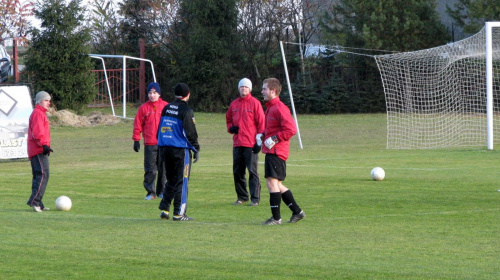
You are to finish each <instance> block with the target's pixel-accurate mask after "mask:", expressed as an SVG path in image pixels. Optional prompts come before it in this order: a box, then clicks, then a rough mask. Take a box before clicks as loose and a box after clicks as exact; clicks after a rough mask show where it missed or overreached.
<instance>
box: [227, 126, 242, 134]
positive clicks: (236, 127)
mask: <svg viewBox="0 0 500 280" xmlns="http://www.w3.org/2000/svg"><path fill="white" fill-rule="evenodd" d="M239 130H240V127H239V126H235V125H233V126H231V127H230V128H229V132H231V133H234V134H238V131H239Z"/></svg>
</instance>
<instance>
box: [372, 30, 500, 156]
mask: <svg viewBox="0 0 500 280" xmlns="http://www.w3.org/2000/svg"><path fill="white" fill-rule="evenodd" d="M497 26H498V25H497ZM488 30H492V32H491V33H488V35H487V31H488ZM489 34H491V37H490V38H491V42H492V44H491V46H490V47H489V48H488V50H491V51H488V52H487V51H486V50H487V44H486V38H487V36H490V35H489ZM499 51H500V27H493V28H490V29H488V28H486V27H485V28H483V29H482V30H481V31H480V32H479V33H477V34H475V35H473V36H471V37H469V38H467V39H464V40H462V41H459V42H455V43H450V44H447V45H444V46H440V47H436V48H431V49H426V50H420V51H415V52H405V53H396V54H388V55H377V56H375V60H376V62H377V65H378V68H379V70H380V74H381V77H382V82H383V86H384V92H385V99H386V107H387V148H388V149H432V148H446V147H479V146H486V144H487V142H488V141H489V139H488V138H489V137H490V135H488V133H487V132H488V131H487V130H488V129H487V127H488V125H487V124H488V123H489V122H491V123H492V130H493V131H499V128H500V124H497V123H498V122H497V121H495V120H496V119H498V118H499V115H498V113H499V112H500V102H499V98H500V96H499V93H500V81H499V79H500V52H499ZM487 53H490V54H491V55H490V57H491V58H492V60H491V62H492V64H491V65H492V67H489V68H490V69H492V72H491V76H490V77H492V79H490V80H492V88H491V90H490V91H489V92H490V94H488V96H490V98H491V99H489V100H490V101H488V99H487V74H486V73H487V63H486V57H487ZM489 73H490V72H489ZM488 102H491V104H492V106H490V108H491V109H492V112H490V113H487V103H488ZM487 115H489V116H491V118H492V119H491V120H487ZM487 140H488V141H487ZM488 148H489V147H488Z"/></svg>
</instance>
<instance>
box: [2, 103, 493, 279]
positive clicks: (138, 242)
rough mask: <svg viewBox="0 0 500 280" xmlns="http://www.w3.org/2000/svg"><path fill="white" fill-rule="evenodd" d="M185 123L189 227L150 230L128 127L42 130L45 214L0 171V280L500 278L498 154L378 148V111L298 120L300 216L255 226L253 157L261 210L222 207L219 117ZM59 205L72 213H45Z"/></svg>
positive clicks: (224, 152) (24, 170)
mask: <svg viewBox="0 0 500 280" xmlns="http://www.w3.org/2000/svg"><path fill="white" fill-rule="evenodd" d="M195 115H196V124H197V129H198V134H199V137H200V138H199V142H200V145H201V153H200V160H199V162H198V163H195V164H194V165H193V167H192V174H191V180H190V185H189V188H190V189H189V191H190V192H189V200H188V211H187V213H188V215H189V216H191V217H194V218H195V220H194V221H189V222H174V221H172V220H161V219H160V217H159V214H160V211H159V210H158V204H159V202H160V201H159V200H158V199H155V200H153V201H145V200H144V197H145V195H146V193H145V191H144V188H143V187H142V177H143V165H142V161H143V153H142V152H143V149H144V147H143V146H142V143H141V146H142V147H141V152H140V153H135V152H134V151H133V149H132V146H133V141H132V139H131V136H132V122H131V121H123V122H121V123H119V124H116V125H113V126H96V127H87V128H75V127H65V126H53V127H52V129H51V134H52V148H53V149H54V153H52V154H51V156H50V170H51V173H50V180H49V184H48V187H47V191H46V193H45V197H44V203H45V204H46V206H47V207H50V208H51V211H48V212H43V213H35V212H34V211H33V210H32V209H31V208H29V207H28V206H27V205H26V201H27V199H28V197H29V195H30V192H31V168H30V164H29V161H27V160H21V161H8V162H0V178H1V179H0V182H1V183H0V194H1V200H0V201H1V202H0V203H1V207H0V229H1V230H0V248H1V249H0V256H1V261H0V278H1V279H500V265H499V256H500V191H499V190H500V184H499V181H500V173H499V170H500V153H499V152H498V150H495V151H486V150H485V148H477V149H437V150H387V149H386V148H385V147H386V119H385V118H386V115H385V114H360V115H324V116H323V115H322V116H319V115H313V116H301V115H299V116H298V117H299V125H300V132H301V136H302V142H303V146H304V149H300V148H299V145H298V141H297V137H296V136H295V137H294V138H293V140H292V144H291V151H290V157H289V160H288V162H287V179H286V181H285V185H286V186H287V187H289V188H290V189H291V190H292V192H293V193H294V195H295V198H296V200H297V202H298V204H299V205H300V206H301V207H302V208H303V209H304V211H305V212H306V214H307V217H306V218H305V219H304V220H302V221H300V222H298V223H296V224H287V223H284V224H283V225H280V226H262V225H260V224H261V222H263V221H264V220H266V219H267V218H269V217H270V216H271V213H270V209H269V193H268V191H267V188H266V187H265V179H264V178H263V160H264V156H263V155H262V154H261V156H260V158H259V161H260V164H259V171H260V174H261V182H262V184H263V188H262V199H261V204H260V206H258V207H248V206H233V205H232V203H233V202H234V201H235V200H236V194H235V191H234V186H233V179H232V140H231V135H230V134H228V133H227V132H226V128H225V116H224V115H223V114H208V113H195ZM497 149H500V147H497ZM376 166H381V167H383V168H384V169H385V172H386V177H385V179H384V180H383V181H378V182H376V181H373V180H371V178H370V171H371V169H372V168H373V167H376ZM61 195H66V196H69V197H70V198H71V199H72V201H73V208H72V209H71V211H69V212H62V211H56V210H55V206H54V201H55V200H56V198H57V197H58V196H61ZM281 209H282V216H283V219H284V220H288V219H289V217H290V215H291V212H290V211H289V209H288V208H287V207H286V206H285V205H283V204H282V208H281Z"/></svg>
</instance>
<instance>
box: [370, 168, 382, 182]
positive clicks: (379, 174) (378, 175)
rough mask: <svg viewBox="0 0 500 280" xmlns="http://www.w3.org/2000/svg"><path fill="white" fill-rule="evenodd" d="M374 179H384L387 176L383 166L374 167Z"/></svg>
mask: <svg viewBox="0 0 500 280" xmlns="http://www.w3.org/2000/svg"><path fill="white" fill-rule="evenodd" d="M371 175H372V179H373V180H375V181H382V180H384V178H385V171H384V169H382V167H375V168H373V169H372V173H371Z"/></svg>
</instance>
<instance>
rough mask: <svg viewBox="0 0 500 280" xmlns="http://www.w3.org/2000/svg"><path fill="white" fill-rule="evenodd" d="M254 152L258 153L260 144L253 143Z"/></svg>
mask: <svg viewBox="0 0 500 280" xmlns="http://www.w3.org/2000/svg"><path fill="white" fill-rule="evenodd" d="M252 152H253V153H254V154H258V153H259V152H260V145H257V143H255V145H253V148H252Z"/></svg>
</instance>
